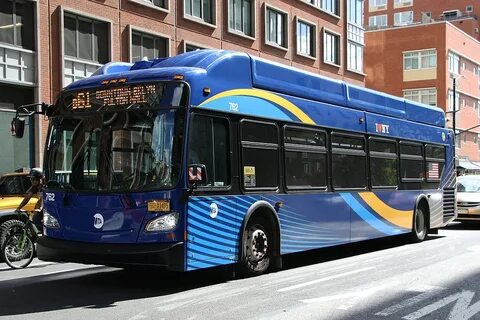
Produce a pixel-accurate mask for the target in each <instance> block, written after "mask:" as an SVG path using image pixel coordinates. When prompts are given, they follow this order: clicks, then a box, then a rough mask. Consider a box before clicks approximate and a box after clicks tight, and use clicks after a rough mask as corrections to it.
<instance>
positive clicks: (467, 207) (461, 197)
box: [457, 175, 480, 222]
mask: <svg viewBox="0 0 480 320" xmlns="http://www.w3.org/2000/svg"><path fill="white" fill-rule="evenodd" d="M457 215H458V216H457V221H462V222H469V221H480V175H470V176H460V177H457Z"/></svg>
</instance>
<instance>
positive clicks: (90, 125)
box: [45, 99, 185, 192]
mask: <svg viewBox="0 0 480 320" xmlns="http://www.w3.org/2000/svg"><path fill="white" fill-rule="evenodd" d="M146 100H148V99H146ZM151 100H152V101H153V102H152V103H149V102H141V103H134V104H129V105H128V106H122V105H120V104H118V105H109V106H108V107H105V108H103V109H102V110H100V108H101V106H92V108H96V109H97V110H96V111H95V112H84V111H82V112H78V113H77V112H65V114H56V115H55V116H54V117H52V118H51V125H50V133H49V139H48V142H47V148H46V159H45V160H46V165H45V171H46V172H45V174H46V177H47V181H48V183H47V186H48V187H49V188H53V189H55V188H63V189H72V190H78V191H106V192H108V191H117V192H118V191H145V190H158V189H166V188H173V187H175V185H176V183H177V181H178V177H179V174H180V166H181V150H182V146H181V145H182V141H181V139H182V137H183V123H184V115H185V111H184V110H185V109H184V108H172V107H170V108H165V107H160V106H159V104H158V99H151ZM63 101H69V100H68V99H64V100H63ZM111 101H113V100H111ZM155 101H157V103H155ZM60 103H63V102H60ZM59 107H60V108H62V107H63V108H65V110H67V109H68V106H65V105H60V106H59ZM112 107H114V108H115V109H114V111H113V110H112V109H113V108H112Z"/></svg>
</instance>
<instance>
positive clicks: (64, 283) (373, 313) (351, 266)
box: [0, 224, 480, 320]
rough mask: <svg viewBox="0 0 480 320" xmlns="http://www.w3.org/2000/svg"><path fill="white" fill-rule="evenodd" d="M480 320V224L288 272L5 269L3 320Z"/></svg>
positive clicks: (0, 269)
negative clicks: (236, 274) (243, 274)
mask: <svg viewBox="0 0 480 320" xmlns="http://www.w3.org/2000/svg"><path fill="white" fill-rule="evenodd" d="M1 318H5V319H7V318H8V319H29V320H35V319H42V320H45V319H48V320H55V319H82V320H83V319H87V320H88V319H92V320H93V319H95V320H96V319H112V320H113V319H115V320H117V319H128V320H141V319H295V320H298V319H355V320H357V319H359V320H361V319H365V320H367V319H368V320H372V319H406V320H416V319H438V320H440V319H452V320H457V319H480V226H464V225H460V224H452V225H450V226H449V227H447V228H446V229H442V230H440V232H439V234H438V235H432V236H430V237H429V239H428V240H427V241H424V242H422V243H418V244H410V243H408V242H407V241H406V240H405V239H404V238H401V237H400V238H393V239H383V240H374V241H369V242H364V243H359V244H354V245H347V246H341V247H336V248H328V249H322V250H315V251H312V252H308V253H303V254H293V255H288V256H286V257H285V258H284V270H283V271H280V272H276V273H271V274H267V275H264V276H260V277H256V278H248V279H234V278H233V277H232V270H228V269H227V270H225V269H214V270H207V271H200V272H193V273H180V274H176V273H168V272H165V271H161V270H157V269H150V270H137V271H125V270H122V269H115V268H108V267H102V266H85V265H78V264H50V263H44V262H41V261H38V260H35V261H34V263H33V264H32V265H31V266H30V267H29V268H27V269H24V270H9V269H7V268H6V265H5V264H0V319H1Z"/></svg>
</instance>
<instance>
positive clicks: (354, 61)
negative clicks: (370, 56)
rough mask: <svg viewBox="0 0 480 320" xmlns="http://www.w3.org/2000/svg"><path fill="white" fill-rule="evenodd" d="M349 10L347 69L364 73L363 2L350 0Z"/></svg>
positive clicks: (361, 0)
mask: <svg viewBox="0 0 480 320" xmlns="http://www.w3.org/2000/svg"><path fill="white" fill-rule="evenodd" d="M347 9H348V14H347V20H348V24H347V36H348V45H347V69H348V70H351V71H356V72H363V46H364V33H365V29H364V28H363V0H348V8H347Z"/></svg>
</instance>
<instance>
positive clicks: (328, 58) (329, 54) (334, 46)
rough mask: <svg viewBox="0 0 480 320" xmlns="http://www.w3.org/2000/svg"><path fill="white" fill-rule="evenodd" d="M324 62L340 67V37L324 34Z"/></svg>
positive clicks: (327, 32)
mask: <svg viewBox="0 0 480 320" xmlns="http://www.w3.org/2000/svg"><path fill="white" fill-rule="evenodd" d="M323 61H324V62H326V63H333V64H335V65H338V66H339V65H340V35H338V34H334V33H331V32H329V31H326V30H325V31H324V32H323Z"/></svg>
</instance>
